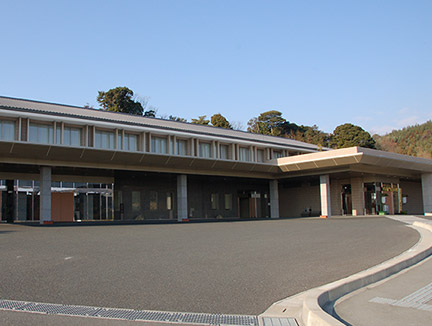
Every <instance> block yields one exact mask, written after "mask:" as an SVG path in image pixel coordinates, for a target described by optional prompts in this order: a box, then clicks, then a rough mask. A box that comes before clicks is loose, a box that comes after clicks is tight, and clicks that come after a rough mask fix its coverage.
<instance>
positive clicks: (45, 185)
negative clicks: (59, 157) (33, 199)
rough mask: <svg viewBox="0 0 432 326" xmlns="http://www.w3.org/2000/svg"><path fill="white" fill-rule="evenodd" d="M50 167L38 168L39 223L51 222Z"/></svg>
mask: <svg viewBox="0 0 432 326" xmlns="http://www.w3.org/2000/svg"><path fill="white" fill-rule="evenodd" d="M51 223H52V220H51V168H50V167H47V166H43V167H41V168H40V224H51Z"/></svg>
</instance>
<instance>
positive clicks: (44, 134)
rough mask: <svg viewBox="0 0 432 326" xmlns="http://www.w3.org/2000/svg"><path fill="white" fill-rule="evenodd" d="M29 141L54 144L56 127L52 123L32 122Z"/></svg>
mask: <svg viewBox="0 0 432 326" xmlns="http://www.w3.org/2000/svg"><path fill="white" fill-rule="evenodd" d="M29 136H30V137H29V141H30V142H33V143H40V144H52V143H53V138H54V129H53V126H50V125H42V124H36V123H30V135H29Z"/></svg>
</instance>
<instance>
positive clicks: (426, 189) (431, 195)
mask: <svg viewBox="0 0 432 326" xmlns="http://www.w3.org/2000/svg"><path fill="white" fill-rule="evenodd" d="M421 180H422V193H423V211H424V213H425V215H426V214H427V215H432V173H424V174H422V177H421Z"/></svg>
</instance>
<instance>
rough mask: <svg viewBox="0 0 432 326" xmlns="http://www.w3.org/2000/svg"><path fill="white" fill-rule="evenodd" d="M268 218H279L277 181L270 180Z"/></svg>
mask: <svg viewBox="0 0 432 326" xmlns="http://www.w3.org/2000/svg"><path fill="white" fill-rule="evenodd" d="M270 217H271V218H279V188H278V181H277V180H270Z"/></svg>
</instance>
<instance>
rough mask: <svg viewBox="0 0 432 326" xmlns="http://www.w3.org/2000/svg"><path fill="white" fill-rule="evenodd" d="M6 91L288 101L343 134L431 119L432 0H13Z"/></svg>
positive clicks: (217, 105) (197, 110)
mask: <svg viewBox="0 0 432 326" xmlns="http://www.w3.org/2000/svg"><path fill="white" fill-rule="evenodd" d="M0 12H1V19H0V95H3V96H12V97H20V98H28V99H35V100H42V101H48V102H57V103H64V104H73V105H85V104H87V103H89V104H90V105H93V106H94V107H98V103H97V101H96V96H97V92H98V91H100V90H108V89H110V88H114V87H117V86H127V87H129V88H131V89H132V90H133V91H134V92H135V93H136V95H138V96H141V97H149V98H150V101H149V104H150V105H153V106H155V107H157V108H158V114H160V115H170V114H172V115H176V116H181V117H185V118H187V119H189V120H190V119H191V118H194V117H197V116H198V115H207V116H211V115H212V114H214V113H221V114H223V115H224V116H226V117H227V118H228V120H230V121H236V122H241V123H242V124H243V125H244V126H245V127H246V123H247V121H248V120H249V119H250V118H252V117H254V116H258V115H259V114H260V113H261V112H264V111H267V110H273V109H275V110H279V111H281V112H282V113H283V116H284V117H285V118H286V119H287V120H288V121H291V122H295V123H297V124H305V125H313V124H316V125H318V126H319V128H320V129H322V130H324V131H327V132H331V131H333V129H334V128H335V127H336V126H338V125H340V124H342V123H346V122H351V123H354V124H357V125H360V126H362V127H363V128H365V129H366V130H368V131H370V132H378V133H384V132H387V131H390V130H392V129H394V128H401V127H404V126H407V125H411V124H415V123H422V122H425V121H427V120H428V119H432V19H431V17H432V1H429V0H426V1H421V0H412V1H409V0H406V1H397V0H393V1H385V0H380V1H376V0H374V1H368V0H363V1H347V0H341V1H332V0H328V1H322V0H320V1H318V0H317V1H300V0H299V1H288V0H286V1H240V0H231V1H223V0H217V1H216V0H215V1H204V0H196V1H186V0H178V1H174V0H172V1H164V0H158V1H144V0H143V1H127V0H123V1H108V0H104V1H91V0H88V1H77V0H75V1H42V0H41V1H19V0H17V1H6V0H0Z"/></svg>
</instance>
